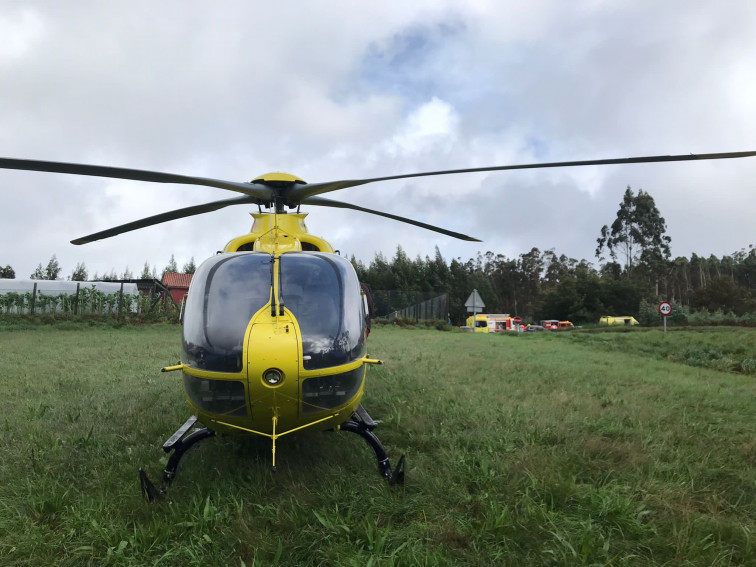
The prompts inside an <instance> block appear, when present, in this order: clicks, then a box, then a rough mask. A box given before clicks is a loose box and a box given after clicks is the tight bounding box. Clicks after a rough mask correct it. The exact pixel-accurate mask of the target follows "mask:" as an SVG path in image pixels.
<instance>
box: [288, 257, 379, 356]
mask: <svg viewBox="0 0 756 567" xmlns="http://www.w3.org/2000/svg"><path fill="white" fill-rule="evenodd" d="M279 293H280V296H281V299H282V301H283V303H284V306H285V307H287V308H288V309H289V310H290V311H291V312H292V313H293V314H294V317H295V318H296V319H297V323H298V324H299V328H300V331H301V333H302V350H303V357H304V359H303V366H304V368H305V369H306V370H313V369H317V368H328V367H331V366H338V365H341V364H346V363H348V362H352V361H353V360H356V359H357V358H361V357H362V356H364V353H365V313H364V306H363V303H362V297H361V294H360V284H359V281H358V280H357V276H356V274H355V273H354V269H353V268H352V266H351V264H349V262H348V261H347V260H344V259H343V258H341V257H339V256H336V255H333V254H324V253H308V252H294V253H288V254H283V255H282V256H281V284H280V289H279Z"/></svg>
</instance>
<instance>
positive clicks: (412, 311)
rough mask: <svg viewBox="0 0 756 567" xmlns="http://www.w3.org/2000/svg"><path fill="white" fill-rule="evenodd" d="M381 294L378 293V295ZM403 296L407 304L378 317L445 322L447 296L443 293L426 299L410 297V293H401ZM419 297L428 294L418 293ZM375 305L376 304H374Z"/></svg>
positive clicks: (447, 310) (447, 309)
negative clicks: (439, 320)
mask: <svg viewBox="0 0 756 567" xmlns="http://www.w3.org/2000/svg"><path fill="white" fill-rule="evenodd" d="M380 293H381V292H378V294H380ZM402 293H403V295H404V296H405V300H409V301H407V303H405V304H404V305H405V306H404V307H401V308H395V309H393V310H391V311H389V312H388V313H385V314H382V315H379V316H383V317H386V318H388V319H395V318H396V317H405V318H407V319H417V320H420V319H441V320H442V321H446V319H447V317H448V314H449V295H448V294H446V293H444V294H441V295H435V296H433V297H429V298H427V299H422V298H421V297H415V298H413V297H412V292H402ZM375 294H376V293H375V292H373V295H374V297H375ZM418 295H419V296H423V295H425V296H427V295H428V294H427V293H425V294H423V293H420V292H418ZM413 299H415V300H417V299H419V301H416V302H412V300H413ZM376 303H377V302H376ZM408 303H409V304H408Z"/></svg>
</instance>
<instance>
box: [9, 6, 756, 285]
mask: <svg viewBox="0 0 756 567" xmlns="http://www.w3.org/2000/svg"><path fill="white" fill-rule="evenodd" d="M0 38H2V40H0V112H2V120H0V156H3V157H14V158H31V159H43V160H53V161H67V162H82V163H92V164H101V165H112V166H120V167H129V168H136V169H150V170H158V171H165V172H170V173H179V174H188V175H199V176H206V177H214V178H221V179H229V180H233V181H249V180H251V179H254V178H255V177H256V176H258V175H259V174H261V173H265V172H268V171H286V172H290V173H293V174H295V175H298V176H299V177H301V178H303V179H305V180H306V181H309V182H322V181H329V180H336V179H348V178H362V177H374V176H385V175H392V174H401V173H411V172H415V171H432V170H438V169H453V168H466V167H477V166H491V165H504V164H509V163H529V162H539V161H563V160H574V159H601V158H612V157H633V156H644V155H659V154H687V153H710V152H725V151H743V150H756V104H754V102H755V101H756V73H754V65H755V64H754V62H755V61H756V3H754V2H746V1H734V0H733V1H723V2H709V1H691V0H685V1H667V2H658V1H639V0H627V1H624V0H613V1H611V2H609V1H607V2H601V1H598V0H592V1H581V0H574V1H572V2H563V1H556V0H555V1H530V2H514V1H511V2H502V1H498V0H491V1H483V0H474V1H471V0H465V1H442V0H433V1H427V2H422V1H418V2H393V1H384V2H344V1H341V2H335V1H311V2H295V1H286V0H278V1H277V2H275V3H273V2H246V1H227V2H223V3H217V2H196V1H188V2H187V1H180V2H179V1H164V2H152V1H150V2H147V1H134V0H132V1H131V2H119V3H116V2H89V1H77V2H36V3H28V2H13V1H7V0H0ZM628 185H629V186H631V187H632V188H633V190H634V191H637V190H639V189H643V190H645V191H647V192H649V193H650V194H651V195H652V196H653V197H654V199H655V200H656V204H657V206H658V208H659V210H660V211H661V214H662V216H664V217H665V219H666V221H667V234H668V235H669V236H670V237H671V238H672V253H673V256H680V255H685V256H689V255H690V253H691V252H695V253H697V254H699V255H706V256H708V255H709V254H716V255H718V256H721V255H724V254H729V253H732V252H734V251H737V250H739V249H741V248H744V247H747V246H748V245H749V244H756V234H755V233H754V232H755V231H754V217H755V216H756V215H754V213H755V212H756V158H745V159H739V160H723V161H716V162H687V163H686V162H683V163H676V164H653V165H628V166H604V167H589V168H569V169H560V170H541V171H538V170H533V171H519V172H500V173H477V174H471V175H452V176H446V177H443V178H441V177H433V178H424V179H412V180H409V181H394V182H385V183H376V184H370V185H365V186H361V187H354V188H351V189H346V190H343V191H338V192H334V193H330V194H329V195H328V197H330V198H334V199H339V200H343V201H347V202H351V203H354V204H357V205H361V206H365V207H370V208H374V209H379V210H383V211H386V212H390V213H393V214H398V215H402V216H407V217H411V218H415V219H417V220H420V221H424V222H428V223H431V224H436V225H441V226H444V227H446V228H448V229H451V230H455V231H459V232H465V233H468V234H471V235H473V236H476V237H478V238H480V239H481V240H483V242H482V243H468V242H462V241H458V240H455V239H452V238H449V237H446V236H442V235H439V234H436V233H432V232H427V231H424V230H422V229H419V228H416V227H412V226H408V225H403V224H400V223H397V222H395V221H391V220H388V219H383V218H380V217H374V216H372V215H366V214H364V213H359V212H354V211H346V210H332V209H325V208H316V207H309V208H307V212H309V213H310V216H309V217H308V220H307V224H308V227H309V229H310V232H312V233H314V234H316V235H318V236H323V237H325V238H326V239H328V240H329V241H330V242H331V243H332V244H333V245H334V247H335V248H337V249H339V250H340V251H341V253H342V254H343V255H352V254H354V255H355V256H356V257H357V258H359V259H361V260H363V261H365V262H369V261H370V260H371V259H372V258H373V257H374V255H375V254H376V253H378V252H381V253H383V254H384V255H385V256H387V257H391V256H393V255H394V253H395V251H396V247H397V245H401V246H402V247H403V248H404V250H405V251H406V252H407V253H408V254H409V255H410V256H411V257H415V256H417V255H418V254H419V255H420V256H422V257H425V256H426V255H429V256H431V257H432V256H433V254H434V247H435V246H438V247H439V249H440V250H441V253H442V254H443V256H444V257H445V258H446V259H447V261H450V260H451V259H452V258H456V257H461V258H462V259H463V260H467V259H468V258H470V257H473V256H474V255H475V254H476V253H477V252H478V251H480V252H486V251H488V250H490V251H493V252H495V253H501V254H504V255H506V256H509V257H516V256H517V255H519V254H520V253H523V252H526V251H528V250H530V248H532V247H533V246H536V247H538V248H540V249H541V250H546V249H549V248H553V249H555V250H556V252H557V253H559V254H561V253H564V254H567V255H568V256H571V257H575V258H578V259H580V258H585V259H588V260H591V261H594V262H595V258H594V250H595V247H596V238H597V237H598V236H599V232H600V229H601V226H602V225H604V224H611V222H612V221H613V220H614V217H615V214H616V211H617V208H618V205H619V202H620V200H621V199H622V195H623V193H624V191H625V189H626V187H627V186H628ZM0 195H1V199H2V201H1V203H2V206H1V207H0V242H2V245H1V247H0V266H4V265H6V264H10V265H11V266H12V267H13V268H14V269H15V270H16V275H17V277H18V278H27V277H28V276H29V274H30V273H31V272H32V271H33V270H34V268H35V267H36V266H37V264H39V263H42V264H43V265H44V264H46V263H47V261H48V260H49V258H50V257H51V256H52V255H53V254H56V255H57V257H58V260H59V261H60V264H61V266H62V267H63V276H64V277H68V276H70V274H71V272H72V270H73V268H74V267H75V265H76V263H77V262H84V263H85V264H86V266H87V268H88V269H89V273H90V276H91V275H93V274H94V272H98V273H100V274H103V273H105V272H110V271H111V270H115V271H116V272H117V273H118V274H119V275H120V274H121V273H122V272H123V271H124V270H125V269H126V268H127V267H128V268H129V269H130V270H131V271H132V272H134V273H135V275H138V274H139V273H140V272H141V270H142V267H143V266H144V263H145V262H148V263H149V265H150V266H153V265H154V266H157V268H158V271H162V268H163V267H164V266H165V265H166V263H167V262H168V260H169V258H170V255H171V254H175V257H176V260H177V261H178V263H179V266H181V265H182V264H183V263H184V262H186V261H187V260H189V258H190V257H194V258H195V260H196V261H197V263H199V262H200V261H201V260H203V259H204V258H206V257H208V256H210V255H212V254H214V253H215V251H217V250H220V249H221V248H222V247H223V246H224V244H225V243H226V242H227V241H228V240H230V239H231V238H233V237H235V236H237V235H240V234H242V233H245V232H247V231H248V230H249V228H250V225H251V219H250V217H249V216H248V214H247V213H248V212H250V209H249V208H248V207H246V206H238V207H230V208H227V209H224V210H223V211H218V212H214V213H209V214H206V215H202V216H196V217H192V218H189V219H183V220H180V221H174V222H171V223H167V224H163V225H159V226H156V227H152V228H148V229H143V230H140V231H137V232H132V233H129V234H124V235H121V236H118V237H114V238H112V239H108V240H104V241H100V242H96V243H93V244H89V245H84V246H74V245H72V244H70V243H69V241H70V240H72V239H73V238H76V237H80V236H83V235H86V234H89V233H92V232H96V231H99V230H102V229H105V228H109V227H111V226H115V225H118V224H122V223H125V222H129V221H132V220H136V219H138V218H141V217H144V216H149V215H153V214H157V213H160V212H164V211H167V210H171V209H175V208H180V207H185V206H189V205H195V204H200V203H203V202H207V201H213V200H217V199H223V198H229V197H235V196H237V195H236V194H234V193H227V192H224V191H221V190H218V189H211V188H207V187H191V186H177V185H163V184H152V183H138V182H129V181H123V180H110V179H100V178H93V177H81V176H71V175H60V174H48V173H36V172H24V171H9V170H3V171H0Z"/></svg>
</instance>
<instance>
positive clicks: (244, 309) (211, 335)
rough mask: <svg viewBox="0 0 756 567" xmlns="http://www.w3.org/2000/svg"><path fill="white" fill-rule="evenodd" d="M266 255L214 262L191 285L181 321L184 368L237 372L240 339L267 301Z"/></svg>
mask: <svg viewBox="0 0 756 567" xmlns="http://www.w3.org/2000/svg"><path fill="white" fill-rule="evenodd" d="M270 281H271V261H270V255H268V254H259V253H237V254H227V255H225V254H224V255H223V256H216V257H214V258H211V259H209V260H207V261H206V262H205V263H203V264H202V266H200V268H199V269H198V270H197V273H196V274H195V275H194V278H193V280H192V287H191V289H190V292H189V300H188V301H187V305H186V313H185V316H184V321H185V324H184V340H183V343H184V353H185V358H186V361H187V364H189V365H190V366H193V367H195V368H200V369H202V370H211V371H217V372H241V370H242V367H243V365H242V352H243V348H244V347H243V343H244V334H245V332H246V329H247V326H248V325H249V321H250V319H252V317H253V316H254V314H255V313H257V311H259V310H260V309H261V308H262V307H263V306H264V305H265V304H266V303H268V301H269V299H270V289H271V285H270Z"/></svg>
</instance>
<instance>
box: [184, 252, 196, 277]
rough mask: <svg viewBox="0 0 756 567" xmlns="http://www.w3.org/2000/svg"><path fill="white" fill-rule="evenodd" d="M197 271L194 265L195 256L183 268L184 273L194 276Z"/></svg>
mask: <svg viewBox="0 0 756 567" xmlns="http://www.w3.org/2000/svg"><path fill="white" fill-rule="evenodd" d="M196 271H197V265H196V264H195V263H194V256H192V258H191V259H190V260H189V261H188V262H187V263H186V264H184V267H183V273H185V274H193V273H194V272H196Z"/></svg>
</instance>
